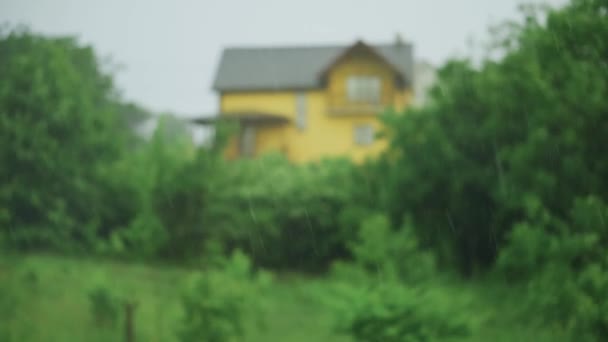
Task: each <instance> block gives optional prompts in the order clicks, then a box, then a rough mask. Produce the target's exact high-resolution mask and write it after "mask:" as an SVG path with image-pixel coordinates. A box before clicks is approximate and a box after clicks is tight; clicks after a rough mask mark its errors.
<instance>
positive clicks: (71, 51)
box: [0, 30, 128, 251]
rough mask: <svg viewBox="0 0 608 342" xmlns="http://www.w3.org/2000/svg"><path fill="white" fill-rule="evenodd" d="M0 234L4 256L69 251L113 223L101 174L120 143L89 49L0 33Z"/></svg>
mask: <svg viewBox="0 0 608 342" xmlns="http://www.w3.org/2000/svg"><path fill="white" fill-rule="evenodd" d="M0 61H1V62H0V79H2V83H1V85H0V164H1V165H3V167H2V168H0V179H2V183H1V184H0V208H1V209H0V227H1V228H0V229H1V232H0V234H1V235H3V238H2V240H4V243H5V244H8V245H9V247H11V248H20V249H29V248H53V249H63V250H72V251H79V250H85V249H86V248H87V247H90V246H91V245H92V244H93V243H94V239H95V237H96V235H97V234H99V233H100V231H101V230H103V229H108V228H107V226H109V225H112V224H113V223H114V221H115V220H116V219H117V218H116V217H113V210H111V209H109V207H112V205H111V202H106V201H103V200H102V199H104V197H105V196H106V195H107V192H106V190H108V189H106V188H105V187H103V186H100V185H101V184H104V183H105V179H104V178H103V177H102V168H103V167H104V165H106V164H107V163H108V162H111V161H112V160H114V159H115V158H116V157H117V156H118V155H119V154H120V150H121V146H122V143H123V142H124V141H125V137H126V136H127V135H128V129H127V128H126V127H125V126H124V125H122V124H121V123H120V121H119V120H118V116H117V115H118V113H117V105H116V104H117V98H116V94H115V90H114V88H113V86H112V81H111V77H110V76H109V75H107V74H104V73H102V72H100V71H99V61H98V59H97V57H96V56H95V54H94V52H93V49H92V48H90V47H84V46H81V45H80V44H78V43H77V42H76V41H75V40H74V39H71V38H46V37H42V36H39V35H36V34H32V33H30V32H28V31H26V30H14V31H12V32H10V33H8V34H6V33H0Z"/></svg>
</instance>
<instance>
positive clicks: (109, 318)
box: [88, 286, 121, 327]
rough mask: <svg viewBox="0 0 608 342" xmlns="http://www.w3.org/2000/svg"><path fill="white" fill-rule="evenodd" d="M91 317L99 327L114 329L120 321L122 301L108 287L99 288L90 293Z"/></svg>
mask: <svg viewBox="0 0 608 342" xmlns="http://www.w3.org/2000/svg"><path fill="white" fill-rule="evenodd" d="M88 296H89V301H90V303H91V315H92V316H93V319H94V321H95V324H96V325H97V326H110V327H114V326H115V325H116V323H117V321H118V319H119V315H120V309H121V305H120V304H121V303H120V299H119V298H118V297H117V296H116V294H114V293H113V292H112V290H110V288H108V287H107V286H97V287H95V288H94V289H92V290H91V291H89V294H88Z"/></svg>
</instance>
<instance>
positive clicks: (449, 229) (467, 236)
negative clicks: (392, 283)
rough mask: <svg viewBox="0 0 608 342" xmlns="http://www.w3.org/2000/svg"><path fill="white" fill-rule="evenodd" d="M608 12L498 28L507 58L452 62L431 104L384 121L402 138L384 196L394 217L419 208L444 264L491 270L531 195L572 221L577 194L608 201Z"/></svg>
mask: <svg viewBox="0 0 608 342" xmlns="http://www.w3.org/2000/svg"><path fill="white" fill-rule="evenodd" d="M605 6H606V4H605V2H604V1H601V0H574V1H572V3H571V4H570V5H568V6H566V7H564V8H562V9H558V10H550V11H548V12H535V11H532V10H527V11H526V12H524V20H523V23H515V22H513V23H507V24H506V25H504V26H503V27H501V28H500V30H497V31H496V32H497V33H496V35H495V36H494V44H495V45H496V46H497V47H496V51H495V52H497V53H498V54H500V55H501V56H502V57H501V58H499V59H487V60H485V61H483V62H482V64H481V65H480V66H479V67H475V66H473V63H472V62H471V61H468V60H454V61H451V62H449V63H447V64H446V65H445V66H443V67H442V68H441V70H440V72H439V82H438V85H437V86H436V87H435V88H434V89H433V92H432V96H431V100H430V103H429V104H428V105H427V106H425V107H423V108H419V109H411V110H409V111H407V112H406V113H405V114H404V115H396V114H390V113H387V114H386V115H385V116H384V120H385V123H386V124H387V126H388V129H387V136H389V137H390V140H391V143H390V148H389V151H388V152H387V153H386V154H385V155H384V156H383V158H382V160H380V161H379V162H378V163H379V164H380V166H379V167H378V168H380V169H383V170H384V172H385V177H384V178H383V179H384V180H385V181H384V182H383V183H382V184H379V185H378V186H379V187H380V188H381V189H379V190H376V192H377V193H379V194H384V195H382V196H381V197H379V199H380V200H383V201H384V204H383V206H384V207H385V208H386V209H387V210H388V212H389V214H390V217H391V220H392V221H393V222H400V220H401V219H402V216H403V213H404V212H409V213H412V215H413V219H414V221H415V222H416V224H417V225H416V227H417V228H418V230H417V234H418V236H419V237H420V239H421V242H422V244H423V245H425V246H432V247H433V249H434V250H435V251H436V253H437V254H438V255H439V257H440V258H439V261H440V262H441V264H442V265H446V266H451V265H455V266H457V267H458V268H459V269H460V270H461V271H462V272H463V273H464V274H468V275H471V274H473V273H474V272H476V271H478V270H484V269H487V268H488V267H489V266H491V265H492V264H493V262H494V260H495V257H496V255H497V253H498V251H499V250H500V248H501V246H502V245H503V243H504V241H505V237H506V236H507V235H508V232H509V231H510V229H511V227H512V226H513V224H514V223H515V222H518V221H519V220H520V219H521V218H522V217H523V216H524V214H525V205H526V204H525V202H524V201H523V199H526V198H529V197H536V198H538V199H539V200H540V202H541V203H543V204H544V205H545V206H546V207H547V209H548V210H549V211H550V212H551V213H553V215H556V216H558V217H560V216H561V217H563V214H564V213H566V212H567V210H568V208H569V206H570V203H571V202H572V200H573V199H574V198H575V197H578V196H585V195H586V194H595V195H597V196H599V197H600V198H604V199H605V198H606V194H608V182H607V178H606V177H605V175H606V174H608V161H607V159H606V158H604V157H603V151H602V149H601V146H605V145H606V143H608V140H607V139H608V124H607V121H606V120H605V113H606V112H607V111H608V100H607V99H606V97H605V96H604V95H605V94H606V92H607V91H608V68H606V66H605V57H604V56H606V54H607V53H608V44H607V43H606V40H605V39H600V38H599V37H604V36H606V35H608V21H607V20H606V16H605V12H606V7H605Z"/></svg>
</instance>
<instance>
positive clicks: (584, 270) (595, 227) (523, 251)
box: [498, 197, 608, 341]
mask: <svg viewBox="0 0 608 342" xmlns="http://www.w3.org/2000/svg"><path fill="white" fill-rule="evenodd" d="M534 208H535V210H530V212H529V218H528V219H527V220H526V221H525V222H522V223H520V224H518V225H517V226H516V227H515V228H514V229H513V231H512V232H511V233H510V235H509V244H508V245H507V246H506V247H505V248H504V249H503V250H502V252H501V254H500V257H499V259H498V269H499V270H500V271H501V272H503V274H505V275H506V276H507V277H508V279H511V281H516V282H523V283H524V284H525V285H526V286H527V287H528V297H529V298H528V299H529V306H530V308H529V310H530V311H532V312H533V313H535V314H536V315H537V316H540V317H541V318H542V320H543V322H542V323H550V324H556V325H557V326H560V327H564V329H565V330H566V331H567V332H569V333H571V334H572V335H573V336H576V337H577V339H578V340H590V341H593V340H596V339H597V338H599V337H601V336H605V335H606V333H608V319H607V317H608V306H607V305H606V303H605V300H604V297H605V294H606V291H608V258H607V256H606V253H605V251H606V249H607V248H608V229H607V226H606V224H605V219H606V218H607V217H608V206H606V205H605V204H604V203H603V202H602V201H601V200H599V199H598V198H596V197H586V198H582V199H577V200H576V201H575V203H574V206H573V208H572V210H571V211H570V215H569V218H568V220H567V221H564V220H561V219H559V218H556V217H555V216H552V215H550V214H549V213H548V212H547V209H546V208H544V207H542V206H535V207H534Z"/></svg>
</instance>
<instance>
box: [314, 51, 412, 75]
mask: <svg viewBox="0 0 608 342" xmlns="http://www.w3.org/2000/svg"><path fill="white" fill-rule="evenodd" d="M349 64H352V66H353V67H354V69H355V70H357V69H359V70H360V71H363V72H368V73H372V74H373V73H378V72H380V73H383V74H386V73H390V74H392V75H393V76H394V77H395V78H396V79H397V80H398V82H399V84H403V83H404V75H403V74H402V72H401V70H399V68H397V67H396V66H394V65H393V64H392V63H391V62H390V61H389V60H388V59H387V58H385V57H384V56H383V55H381V54H380V53H378V52H377V51H376V50H375V49H373V48H372V47H370V46H368V45H366V44H364V43H363V42H361V41H359V42H357V43H356V44H355V45H353V46H351V47H350V48H348V49H345V50H344V51H343V52H342V54H340V55H339V56H338V57H337V58H336V59H335V60H334V61H332V63H330V64H329V65H328V66H327V67H325V69H324V70H323V71H322V73H321V75H320V77H321V80H322V82H326V80H327V78H328V76H329V74H331V73H332V72H333V71H335V69H339V68H344V67H348V66H349Z"/></svg>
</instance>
